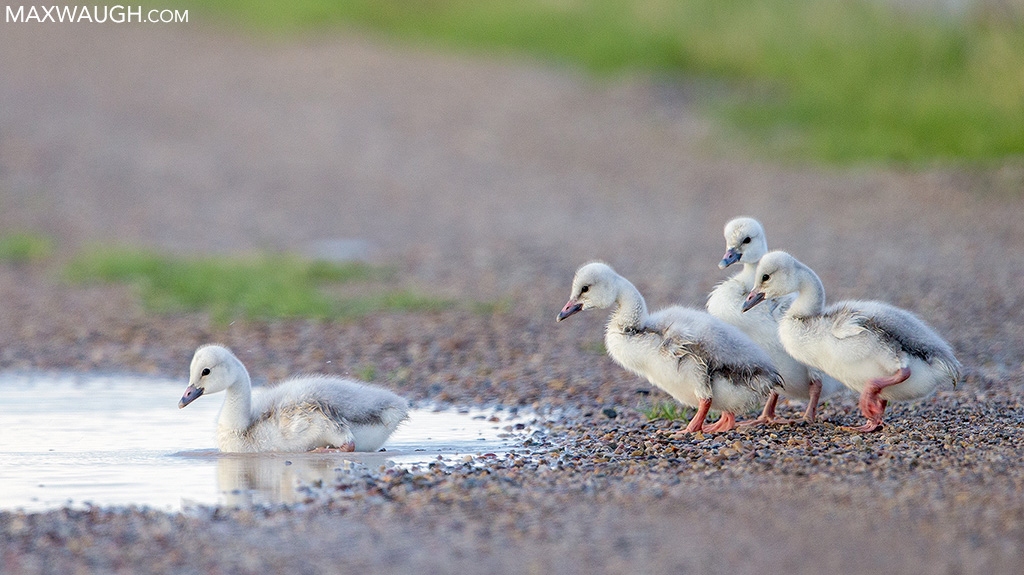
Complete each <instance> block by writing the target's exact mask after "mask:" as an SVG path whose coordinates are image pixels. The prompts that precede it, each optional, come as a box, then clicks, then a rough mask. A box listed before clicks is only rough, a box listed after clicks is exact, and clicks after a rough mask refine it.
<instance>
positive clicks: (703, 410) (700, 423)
mask: <svg viewBox="0 0 1024 575" xmlns="http://www.w3.org/2000/svg"><path fill="white" fill-rule="evenodd" d="M710 409H711V400H710V399H702V400H700V403H698V404H697V413H695V414H694V415H693V419H691V420H690V423H689V425H687V426H686V430H685V433H695V432H697V431H701V430H702V429H704V418H705V417H707V416H708V410H710Z"/></svg>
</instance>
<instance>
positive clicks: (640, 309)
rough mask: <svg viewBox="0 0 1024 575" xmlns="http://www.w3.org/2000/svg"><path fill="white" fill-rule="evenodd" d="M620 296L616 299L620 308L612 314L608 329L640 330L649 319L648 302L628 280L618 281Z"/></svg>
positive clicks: (620, 279) (621, 278)
mask: <svg viewBox="0 0 1024 575" xmlns="http://www.w3.org/2000/svg"><path fill="white" fill-rule="evenodd" d="M617 283H618V289H619V296H618V297H617V298H615V303H616V304H617V305H618V307H617V308H616V309H615V311H614V312H612V315H611V318H610V319H609V321H608V327H609V328H611V327H613V326H614V327H615V328H618V329H628V328H638V327H640V325H641V324H642V323H643V322H644V320H645V319H647V302H645V301H644V297H643V296H642V295H640V290H638V289H636V286H634V285H633V284H632V283H630V282H629V280H627V279H626V278H623V277H620V278H618V280H617Z"/></svg>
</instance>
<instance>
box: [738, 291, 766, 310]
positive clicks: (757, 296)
mask: <svg viewBox="0 0 1024 575" xmlns="http://www.w3.org/2000/svg"><path fill="white" fill-rule="evenodd" d="M763 301H764V292H762V291H757V288H754V289H752V290H750V293H749V294H747V299H745V300H743V311H747V310H749V309H750V308H752V307H754V306H755V305H757V304H759V303H761V302H763Z"/></svg>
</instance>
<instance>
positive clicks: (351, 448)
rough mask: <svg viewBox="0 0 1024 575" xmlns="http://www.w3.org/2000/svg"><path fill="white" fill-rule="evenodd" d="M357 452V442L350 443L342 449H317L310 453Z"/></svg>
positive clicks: (341, 447)
mask: <svg viewBox="0 0 1024 575" xmlns="http://www.w3.org/2000/svg"><path fill="white" fill-rule="evenodd" d="M355 450H356V444H355V442H352V441H349V442H348V443H346V444H344V445H342V446H340V447H317V448H316V449H312V450H310V453H350V452H352V451H355Z"/></svg>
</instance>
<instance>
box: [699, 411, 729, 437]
mask: <svg viewBox="0 0 1024 575" xmlns="http://www.w3.org/2000/svg"><path fill="white" fill-rule="evenodd" d="M735 427H736V414H734V413H729V412H728V411H723V412H722V416H721V417H719V418H718V421H716V422H714V423H712V424H710V425H705V426H704V428H703V430H702V431H704V433H720V432H723V431H732V430H733V429H735Z"/></svg>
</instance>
